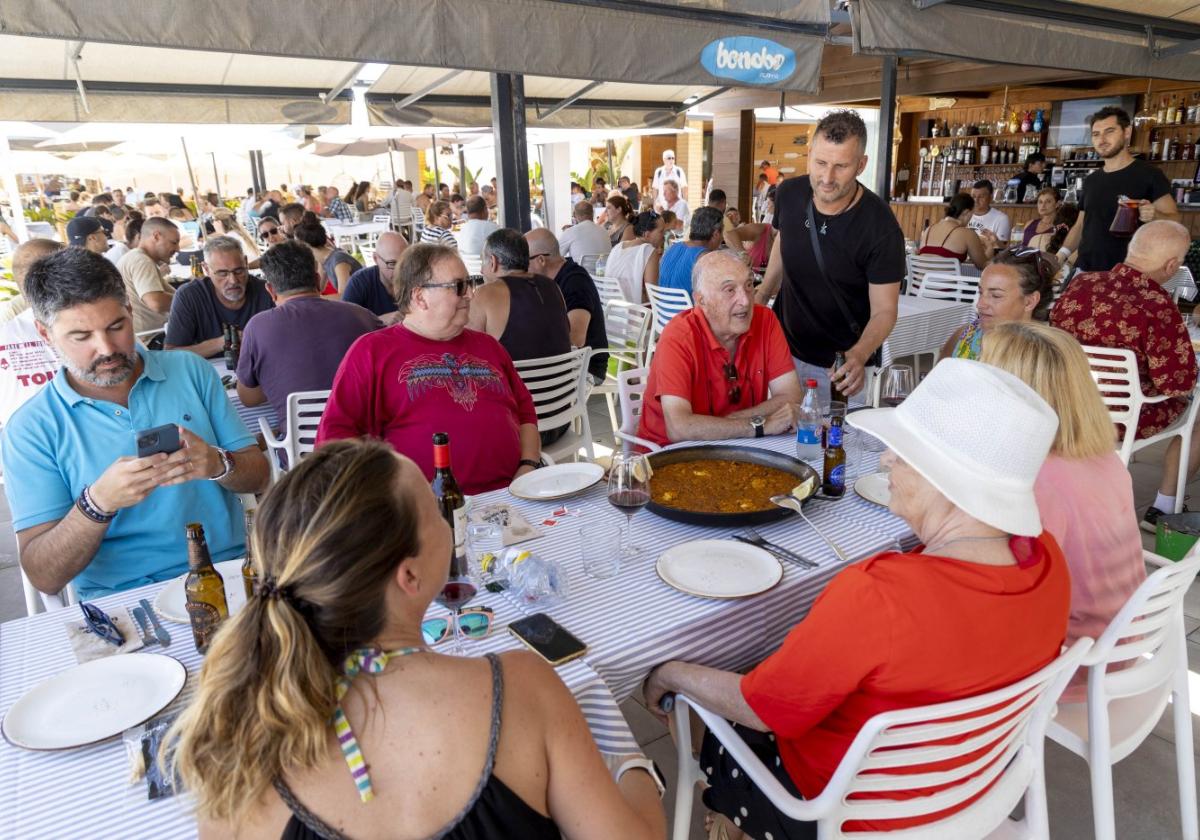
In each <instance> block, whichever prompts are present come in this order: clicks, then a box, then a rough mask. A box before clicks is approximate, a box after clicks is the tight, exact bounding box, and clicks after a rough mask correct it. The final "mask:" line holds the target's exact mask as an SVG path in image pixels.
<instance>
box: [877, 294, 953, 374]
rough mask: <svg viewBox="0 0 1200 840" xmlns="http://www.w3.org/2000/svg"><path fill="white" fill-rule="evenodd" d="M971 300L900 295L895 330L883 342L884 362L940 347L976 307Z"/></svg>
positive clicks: (928, 351)
mask: <svg viewBox="0 0 1200 840" xmlns="http://www.w3.org/2000/svg"><path fill="white" fill-rule="evenodd" d="M974 308H975V307H973V306H972V305H971V304H969V303H956V302H954V301H951V300H932V299H930V298H919V297H913V296H911V295H901V296H900V313H899V316H898V317H897V318H896V326H895V327H893V328H892V334H891V335H889V336H888V338H887V341H885V342H884V343H883V363H884V364H885V365H890V364H891V363H892V362H893V361H895V360H896V359H901V358H903V357H905V356H911V355H913V354H914V353H932V352H935V351H937V350H940V349H941V347H942V345H943V344H945V343H946V339H948V338H949V337H950V336H951V335H953V334H954V331H955V330H956V329H958V328H959V327H961V326H962V325H963V324H965V323H966V322H967V319H968V318H970V317H971V312H972V311H973V310H974Z"/></svg>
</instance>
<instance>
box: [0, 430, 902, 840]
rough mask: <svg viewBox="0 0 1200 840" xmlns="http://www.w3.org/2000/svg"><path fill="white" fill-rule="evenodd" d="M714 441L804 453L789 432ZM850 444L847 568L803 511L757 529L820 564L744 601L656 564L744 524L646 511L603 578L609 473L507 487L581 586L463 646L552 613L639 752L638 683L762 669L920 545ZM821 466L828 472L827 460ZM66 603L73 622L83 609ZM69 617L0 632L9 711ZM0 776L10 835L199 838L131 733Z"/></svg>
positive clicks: (815, 511)
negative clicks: (140, 757)
mask: <svg viewBox="0 0 1200 840" xmlns="http://www.w3.org/2000/svg"><path fill="white" fill-rule="evenodd" d="M712 443H715V444H728V445H740V446H749V447H757V448H762V449H766V450H770V451H773V452H779V453H785V454H794V452H795V442H794V439H793V438H792V437H791V436H790V435H780V436H769V437H765V438H762V439H758V440H749V441H747V440H736V441H714V442H712ZM846 448H847V458H848V462H847V472H848V479H847V489H846V492H845V494H844V495H843V496H842V497H841V498H838V499H826V498H820V497H817V498H813V499H812V500H810V501H808V502H806V504H805V512H806V514H807V515H808V516H809V517H810V518H811V519H812V520H813V521H814V522H815V523H816V524H817V526H818V527H820V528H821V530H822V531H824V532H825V533H826V534H828V535H830V536H831V537H832V538H833V539H834V540H835V541H836V542H837V543H838V544H839V546H840V547H841V548H842V549H843V551H844V552H845V555H846V557H845V559H841V558H839V557H838V556H837V555H836V554H835V553H834V552H833V551H832V550H831V549H830V548H829V547H828V546H827V545H826V544H825V543H824V542H823V540H822V539H821V537H819V536H818V535H817V533H816V532H815V531H814V530H813V529H812V528H811V527H809V526H808V525H806V524H805V523H804V522H803V521H802V520H800V519H799V518H798V517H797V516H795V515H794V514H789V515H787V516H786V517H785V518H783V519H781V520H779V521H777V522H773V523H770V524H762V525H759V526H758V528H757V530H758V531H759V532H760V533H761V534H762V535H763V536H765V537H766V538H768V539H769V540H771V541H773V542H775V543H777V544H779V545H780V546H782V547H784V548H786V549H789V550H791V551H793V552H796V553H798V554H800V555H802V556H803V557H805V558H807V559H808V560H810V561H812V562H813V563H814V564H815V567H814V568H807V567H802V566H800V565H796V564H792V563H789V562H784V563H782V564H781V565H782V576H781V577H780V579H779V581H778V583H776V584H775V585H774V586H772V587H771V588H769V589H767V590H766V591H763V592H760V593H758V594H755V595H752V596H749V597H743V598H736V599H716V598H706V597H698V596H696V595H692V594H687V593H685V592H683V591H681V590H679V589H675V588H673V587H672V586H670V585H668V584H667V583H665V582H664V580H663V579H662V578H661V577H660V576H659V574H658V573H657V571H656V561H657V558H658V556H659V554H660V553H662V552H663V551H664V550H666V549H668V548H671V547H673V546H678V545H680V544H682V543H686V542H689V541H692V540H697V539H717V540H725V539H729V538H731V537H732V536H733V534H734V533H736V532H737V531H738V530H739V529H737V528H732V527H727V526H718V527H713V526H706V525H697V524H687V523H683V522H678V521H674V520H669V519H665V518H662V517H660V516H658V515H656V514H654V513H652V512H650V511H648V510H643V511H641V512H639V513H637V514H636V515H635V516H634V517H633V519H632V540H633V542H634V543H635V544H637V545H639V546H641V548H642V553H641V555H640V556H638V557H637V558H636V559H633V560H626V561H623V562H622V565H621V568H620V569H619V571H618V573H617V574H616V575H615V576H612V577H609V578H606V579H597V578H593V577H590V576H588V575H587V574H586V573H585V572H584V568H583V561H582V556H581V535H580V528H581V527H582V526H584V525H586V524H591V523H598V522H604V523H608V524H617V523H620V522H622V521H623V520H624V516H625V515H624V514H623V513H621V512H619V511H618V510H617V509H616V508H614V507H612V506H610V505H609V503H608V501H607V497H606V486H605V483H604V482H603V481H602V480H601V481H598V482H596V483H594V484H592V485H591V486H589V487H587V488H586V489H582V490H581V491H580V492H578V493H576V494H575V495H573V496H571V497H570V498H565V499H554V500H546V501H539V500H530V499H524V498H518V497H516V496H514V495H513V494H512V493H511V492H510V491H509V490H508V489H500V490H494V491H492V492H490V493H484V494H480V495H477V496H475V497H474V498H473V499H472V500H471V505H472V507H474V506H475V505H486V504H491V503H503V504H507V505H511V506H512V508H514V509H515V510H517V511H518V512H520V514H521V515H522V516H524V517H525V518H526V519H527V520H528V521H529V522H530V523H531V524H533V526H534V527H535V529H536V530H537V531H539V532H540V535H539V536H537V537H535V538H533V539H531V540H529V541H528V542H525V543H521V544H520V545H521V546H522V547H526V548H528V549H529V550H530V551H531V552H532V553H533V554H534V555H535V556H536V557H539V558H541V559H543V560H547V561H551V560H552V561H555V562H556V563H558V564H559V567H560V569H562V570H563V572H565V577H566V579H567V581H568V587H567V594H566V596H565V597H564V598H561V599H559V600H557V601H555V602H552V603H537V604H529V603H526V602H525V601H524V600H523V599H522V598H521V597H520V596H519V595H518V594H516V593H514V591H513V590H511V589H510V590H506V591H502V592H499V593H492V592H488V591H486V590H485V589H483V588H481V589H480V594H479V595H478V596H477V597H476V598H475V600H473V601H472V602H471V603H472V605H486V606H489V607H491V608H492V609H493V611H494V623H493V632H492V633H491V634H490V635H489V636H488V637H486V638H484V639H480V640H466V641H465V642H464V646H465V652H466V653H467V654H469V655H476V656H478V655H482V654H484V653H489V652H500V651H504V650H513V649H518V648H519V647H520V645H519V642H518V641H517V640H516V639H515V638H514V637H513V636H512V635H511V634H510V633H508V632H506V630H505V628H506V626H507V625H508V624H509V623H510V622H511V621H513V620H515V619H517V618H520V617H523V616H526V615H530V614H532V613H535V612H545V613H547V614H548V615H550V616H551V617H552V618H553V619H554V620H555V621H557V622H558V623H559V624H560V625H562V626H563V627H564V628H565V629H567V630H568V631H569V632H571V633H572V634H574V635H575V636H577V637H578V638H579V639H580V640H582V641H583V642H584V643H585V644H586V645H587V651H586V653H585V654H584V655H583V656H582V657H581V658H579V659H576V660H573V661H571V662H568V663H565V664H563V665H560V666H559V667H558V668H557V669H556V672H557V673H558V675H559V677H560V678H561V679H562V680H563V682H564V683H565V684H566V685H567V687H568V688H569V689H570V690H571V691H572V693H573V694H574V696H575V698H576V700H577V701H578V702H579V703H580V706H581V708H582V710H583V713H584V716H585V719H586V720H587V723H588V725H589V728H590V729H591V732H592V734H593V737H594V739H595V741H596V744H597V746H598V747H599V748H600V750H601V751H602V752H605V753H609V754H613V755H616V754H624V753H627V752H634V751H636V750H637V749H638V747H637V744H636V741H635V739H634V737H633V735H632V733H631V731H630V729H629V726H628V724H627V723H626V721H625V719H624V717H623V715H622V713H621V711H620V708H619V704H620V703H621V702H622V701H624V700H625V699H626V698H628V697H630V696H631V695H633V694H634V693H635V692H636V691H637V690H638V687H639V685H640V684H641V683H642V682H643V681H644V679H645V678H646V676H647V674H648V673H649V671H650V670H651V669H652V668H653V667H654V666H655V665H657V664H659V663H661V662H665V661H667V660H672V659H682V660H687V661H691V662H696V663H700V664H704V665H709V666H713V667H718V668H723V669H729V670H744V669H747V668H750V667H752V666H753V665H754V664H755V663H757V662H759V661H761V660H762V659H763V658H765V657H766V656H768V655H769V654H770V653H772V652H773V651H774V650H775V649H776V648H778V647H779V645H780V644H781V643H782V642H783V640H784V637H785V636H786V635H787V633H788V631H789V630H790V629H791V628H792V627H794V626H795V625H796V624H797V623H798V622H799V621H801V620H802V619H803V618H804V616H805V615H806V614H807V613H808V610H809V609H810V608H811V606H812V604H813V602H814V600H815V599H816V598H817V596H818V595H819V594H820V593H821V591H822V590H823V589H824V587H825V585H826V584H827V583H828V582H829V580H830V579H831V578H832V577H833V576H834V575H835V574H837V573H838V571H840V570H841V569H842V568H844V567H845V566H846V565H847V563H849V562H855V561H858V560H862V559H864V558H867V557H870V556H873V555H875V554H876V553H878V552H880V551H886V550H895V549H907V548H910V547H912V546H913V545H915V543H916V538H915V536H914V535H913V534H912V532H911V530H910V529H909V528H908V526H907V525H906V524H905V523H904V521H903V520H901V519H899V518H898V517H896V516H894V515H893V514H892V513H890V512H889V511H888V510H887V509H886V508H884V507H881V506H880V505H877V504H875V503H872V502H869V501H867V500H866V499H865V498H861V497H859V496H858V495H857V494H856V493H855V491H854V490H853V489H852V487H853V485H854V482H855V480H856V479H857V478H858V477H860V476H864V475H868V474H872V473H875V472H877V471H878V469H879V452H878V448H877V447H872V446H869V445H868V441H867V439H866V438H865V437H864V436H862V435H861V433H857V432H855V431H854V430H851V431H850V432H849V433H848V435H847V440H846ZM809 463H810V465H812V466H814V467H816V468H817V469H818V470H819V468H820V465H819V464H818V463H817V462H815V461H812V462H809ZM164 586H165V584H163V583H158V584H152V585H150V586H146V587H143V588H141V589H139V590H132V591H128V592H122V593H118V594H115V595H110V596H107V597H105V598H101V599H98V600H97V602H96V603H97V604H98V605H100V606H101V607H104V608H105V609H109V608H112V607H116V606H118V605H125V606H129V605H133V604H135V603H136V602H137V600H138V599H139V598H143V597H144V598H148V599H150V600H151V601H153V600H154V598H155V597H156V596H157V594H158V592H160V591H161V589H162V588H163V587H164ZM68 610H69V611H70V612H71V613H74V609H73V608H68ZM439 614H441V615H444V614H445V611H444V610H443V609H442V608H440V607H437V606H436V605H435V606H433V607H431V610H430V613H429V615H430V616H436V615H439ZM66 620H67V618H66V616H64V614H63V613H61V612H54V613H44V614H40V615H35V616H31V617H27V618H23V619H18V620H15V621H10V622H7V623H4V624H2V625H0V711H4V712H6V711H7V710H8V708H9V707H10V706H11V705H12V704H13V703H14V702H15V701H16V700H17V699H18V698H19V697H21V696H22V695H23V694H24V693H25V692H26V691H27V690H29V689H30V688H31V687H32V686H34V685H35V684H37V683H38V682H39V681H41V680H44V679H46V678H48V677H50V676H52V675H54V674H57V673H60V672H61V671H63V670H65V669H67V668H69V667H70V666H71V665H73V664H74V657H73V654H72V652H71V648H70V646H69V644H68V641H67V636H66V633H65V631H64V626H63V625H64V622H65V621H66ZM169 629H170V631H171V634H172V644H171V645H170V647H169V648H166V649H161V648H156V647H152V648H149V649H148V651H147V652H162V653H165V654H167V655H170V656H174V657H176V658H178V659H179V660H180V661H181V662H182V663H183V664H184V665H185V666H186V667H187V670H188V682H187V685H186V686H185V689H184V692H183V694H182V695H181V696H180V697H179V698H178V699H177V700H176V701H174V702H173V703H172V705H171V706H169V707H168V709H167V710H166V712H165V713H170V712H172V711H174V710H176V709H178V708H179V707H181V706H182V704H184V703H186V702H187V700H188V698H189V696H190V693H191V692H192V691H193V690H194V688H195V684H196V676H197V673H198V669H199V666H200V664H201V657H200V655H199V654H197V653H196V651H195V648H194V645H193V643H192V639H191V632H190V629H189V628H188V626H186V625H182V624H174V625H169ZM445 644H448V643H443V645H445ZM439 649H445V648H444V647H442V646H439ZM134 655H136V654H134ZM0 778H4V779H5V780H6V782H7V784H5V785H4V786H3V787H2V788H0V836H2V837H21V838H51V837H62V836H67V835H71V834H87V835H88V836H95V837H109V836H147V837H155V838H176V837H178V838H187V837H193V836H195V832H196V827H195V822H194V819H193V817H192V816H191V814H190V812H189V805H190V803H189V799H188V797H187V795H186V793H181V794H179V795H176V796H174V797H170V798H166V799H159V800H157V801H154V802H149V801H147V795H146V787H145V784H144V783H141V784H133V785H131V784H130V783H129V779H128V769H127V766H126V758H125V752H124V747H123V746H122V743H121V741H120V739H115V740H108V741H105V742H102V743H98V744H94V745H91V746H86V747H80V748H77V749H72V750H65V751H59V752H32V751H27V750H23V749H18V748H16V747H14V746H13V745H11V744H9V743H0Z"/></svg>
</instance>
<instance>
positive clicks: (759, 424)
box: [750, 414, 767, 438]
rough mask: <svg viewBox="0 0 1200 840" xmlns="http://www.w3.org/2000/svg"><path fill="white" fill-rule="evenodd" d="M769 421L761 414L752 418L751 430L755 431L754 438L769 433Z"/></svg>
mask: <svg viewBox="0 0 1200 840" xmlns="http://www.w3.org/2000/svg"><path fill="white" fill-rule="evenodd" d="M766 423H767V419H766V418H765V417H763V416H762V415H761V414H755V415H754V416H753V417H751V418H750V428H752V429H754V436H755V437H756V438H760V437H762V436H763V435H765V434H766V433H767V430H766Z"/></svg>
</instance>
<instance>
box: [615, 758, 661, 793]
mask: <svg viewBox="0 0 1200 840" xmlns="http://www.w3.org/2000/svg"><path fill="white" fill-rule="evenodd" d="M635 768H636V769H641V770H645V771H646V772H647V773H649V774H650V778H651V779H653V780H654V786H655V787H656V788H658V798H659V799H662V798H663V794H664V793H666V791H667V784H666V781H665V780H664V779H663V774H662V773H661V772H660V771H659V769H658V765H657V764H655V763H654V762H653V761H651V760H650V759H648V758H646V757H645V756H642V757H641V758H630V759H628V760H626V761H625V762H624V763H623V764H622V765H621V766H620V767H618V768H617V772H616V775H614V776H613V780H614V781H616V782H618V783H619V782H620V781H621V777H622V776H624V775H625V773H626V772H627V771H629V770H633V769H635Z"/></svg>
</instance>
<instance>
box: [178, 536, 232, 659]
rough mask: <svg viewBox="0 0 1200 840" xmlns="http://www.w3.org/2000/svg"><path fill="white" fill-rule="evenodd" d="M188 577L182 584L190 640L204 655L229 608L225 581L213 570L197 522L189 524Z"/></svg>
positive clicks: (206, 545) (227, 614)
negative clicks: (189, 626)
mask: <svg viewBox="0 0 1200 840" xmlns="http://www.w3.org/2000/svg"><path fill="white" fill-rule="evenodd" d="M187 547H188V574H187V578H186V579H185V580H184V583H183V592H184V595H185V596H186V597H187V612H188V618H189V619H191V622H192V638H193V639H195V642H196V650H197V651H198V652H200V653H207V652H208V646H209V644H210V643H211V642H212V638H213V634H215V633H216V632H217V628H218V627H220V626H221V622H222V621H224V620H225V619H226V618H228V617H229V604H228V602H227V601H226V600H225V581H223V580H222V579H221V575H220V574H218V573H217V570H216V569H215V568H213V563H212V557H210V556H209V553H208V543H207V542H205V541H204V526H203V525H201V524H200V523H199V522H191V523H188V526H187Z"/></svg>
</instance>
